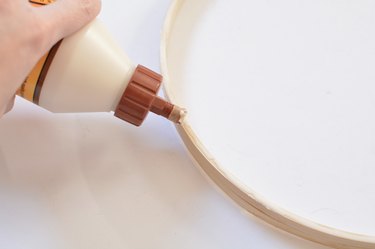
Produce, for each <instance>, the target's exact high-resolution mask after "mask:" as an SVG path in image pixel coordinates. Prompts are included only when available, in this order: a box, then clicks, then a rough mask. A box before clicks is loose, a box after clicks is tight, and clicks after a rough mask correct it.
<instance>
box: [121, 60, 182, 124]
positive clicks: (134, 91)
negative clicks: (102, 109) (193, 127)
mask: <svg viewBox="0 0 375 249" xmlns="http://www.w3.org/2000/svg"><path fill="white" fill-rule="evenodd" d="M162 80H163V77H162V76H161V75H160V74H158V73H155V72H153V71H151V70H150V69H148V68H146V67H144V66H141V65H138V66H137V68H136V69H135V72H134V74H133V76H132V78H131V79H130V81H129V84H128V86H127V88H126V89H125V92H124V94H123V96H122V98H121V100H120V103H119V104H118V106H117V108H116V111H115V116H116V117H118V118H120V119H122V120H125V121H127V122H129V123H131V124H134V125H136V126H140V125H141V124H142V123H143V121H144V120H145V118H146V116H147V114H148V113H149V111H152V112H154V113H156V114H158V115H161V116H163V117H166V118H168V119H170V120H171V121H173V122H176V123H179V122H180V121H181V119H182V118H183V116H184V115H185V111H184V110H183V109H181V108H179V107H177V106H175V105H173V104H171V103H169V102H167V101H165V100H164V99H161V98H159V97H158V96H157V93H158V91H159V89H160V86H161V82H162Z"/></svg>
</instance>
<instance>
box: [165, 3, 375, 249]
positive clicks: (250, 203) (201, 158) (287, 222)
mask: <svg viewBox="0 0 375 249" xmlns="http://www.w3.org/2000/svg"><path fill="white" fill-rule="evenodd" d="M184 2H185V0H174V1H173V2H172V4H171V6H170V9H169V11H168V15H167V17H166V20H165V23H164V28H163V32H162V39H161V50H160V51H161V52H160V53H161V71H162V74H163V76H164V91H165V94H166V96H167V98H169V99H170V100H171V101H173V102H176V98H175V96H173V95H172V94H171V91H170V88H169V86H170V85H171V84H173V82H171V81H170V79H169V73H168V62H167V58H168V57H167V54H168V44H169V37H170V33H171V32H170V31H171V30H172V28H173V25H174V23H175V20H176V18H177V17H178V14H179V11H180V9H181V6H182V5H183V3H184ZM177 102H178V101H177ZM176 129H177V131H178V133H179V134H180V136H181V138H182V140H183V142H184V144H185V146H186V148H187V149H188V151H189V153H190V155H191V156H192V157H193V159H194V162H195V163H196V165H197V166H198V168H199V169H201V170H202V171H203V172H204V173H205V175H206V176H207V177H208V178H209V179H210V180H212V181H213V182H214V183H215V184H216V185H217V186H218V187H219V188H220V189H221V190H222V191H223V192H225V193H226V194H227V195H228V196H229V197H230V198H231V199H233V200H234V201H235V202H236V203H237V204H239V205H240V206H241V207H242V208H244V209H245V210H246V211H248V212H250V213H252V214H254V215H255V216H257V217H259V218H260V219H262V220H264V221H265V222H267V223H269V224H272V225H273V226H275V227H277V228H279V229H282V230H284V231H287V232H289V233H292V234H294V235H297V236H299V237H302V238H305V239H308V240H310V241H314V242H317V243H320V244H323V245H327V246H331V247H334V248H340V249H341V248H342V249H373V248H375V237H373V236H365V235H361V234H353V233H349V232H345V231H341V230H337V229H334V228H331V227H327V226H324V225H321V224H318V223H315V222H311V221H310V220H307V219H305V218H302V217H300V216H297V215H295V214H293V213H290V212H288V211H286V210H284V209H281V208H280V207H277V206H274V205H271V204H270V203H268V202H267V201H266V200H264V199H263V198H262V197H260V196H259V195H257V193H256V192H255V191H253V190H251V189H249V188H248V187H247V186H243V185H241V184H239V183H236V179H234V178H233V177H231V176H230V175H229V174H228V173H226V172H224V171H222V170H221V168H220V167H219V165H218V163H217V162H216V161H215V160H214V159H212V158H213V157H212V156H211V155H210V154H209V153H208V152H207V150H206V149H205V147H204V146H203V144H202V142H201V141H200V140H199V139H198V137H197V136H196V135H195V133H194V131H193V130H192V129H191V127H190V125H189V123H188V122H184V123H183V124H181V125H178V126H176Z"/></svg>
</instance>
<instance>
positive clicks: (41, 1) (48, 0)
mask: <svg viewBox="0 0 375 249" xmlns="http://www.w3.org/2000/svg"><path fill="white" fill-rule="evenodd" d="M29 2H30V3H36V4H42V5H46V4H49V3H53V0H29Z"/></svg>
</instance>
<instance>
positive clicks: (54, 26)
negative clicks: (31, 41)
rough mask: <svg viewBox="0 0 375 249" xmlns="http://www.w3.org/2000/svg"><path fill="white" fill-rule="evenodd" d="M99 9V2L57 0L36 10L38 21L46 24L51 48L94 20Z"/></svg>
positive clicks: (98, 0) (94, 0) (93, 0)
mask: <svg viewBox="0 0 375 249" xmlns="http://www.w3.org/2000/svg"><path fill="white" fill-rule="evenodd" d="M100 8H101V1H100V0H57V1H56V2H54V3H52V4H49V5H46V6H43V7H42V8H36V9H35V11H37V12H39V13H38V15H39V18H40V19H39V20H40V21H42V22H44V23H47V26H48V28H47V33H48V34H46V35H48V36H49V40H50V42H51V46H52V45H53V44H55V43H56V42H58V41H59V40H61V39H62V38H64V37H66V36H69V35H71V34H73V33H74V32H76V31H78V30H79V29H80V28H82V27H83V26H84V25H86V24H87V23H89V22H90V21H91V20H92V19H94V18H95V17H96V16H97V15H98V13H99V11H100Z"/></svg>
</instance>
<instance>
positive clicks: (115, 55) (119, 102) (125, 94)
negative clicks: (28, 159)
mask: <svg viewBox="0 0 375 249" xmlns="http://www.w3.org/2000/svg"><path fill="white" fill-rule="evenodd" d="M161 82H162V77H161V75H159V74H157V73H155V72H153V71H151V70H150V69H147V68H146V67H143V66H140V65H138V66H136V65H134V64H133V63H132V62H131V61H130V60H129V58H128V57H127V56H126V54H125V53H124V52H123V50H122V49H121V48H120V47H119V45H118V44H117V43H116V42H115V41H114V40H113V38H112V37H111V35H110V34H109V33H108V31H107V30H106V29H105V27H104V26H103V25H102V24H101V23H100V22H99V21H98V20H94V21H93V22H91V23H90V24H89V25H87V26H86V27H84V28H83V29H81V30H80V31H78V32H77V33H75V34H74V35H72V36H70V37H67V38H65V39H63V40H62V41H60V42H59V43H57V44H56V45H55V46H54V47H53V48H52V49H51V50H50V51H49V53H48V54H46V55H45V56H44V57H42V58H41V59H40V61H39V62H38V63H37V65H36V66H35V67H34V69H33V70H32V71H31V73H30V74H29V76H28V77H27V78H26V80H25V81H24V83H23V84H22V86H21V88H20V89H19V91H18V95H19V96H21V97H23V98H25V99H27V100H30V101H32V102H34V103H35V104H37V105H39V106H41V107H43V108H45V109H47V110H49V111H52V112H58V113H61V112H111V111H114V112H115V116H116V117H118V118H121V119H123V120H125V121H127V122H130V123H132V124H134V125H136V126H139V125H141V124H142V122H143V121H144V119H145V118H146V116H147V114H148V113H149V111H151V112H154V113H156V114H158V115H161V116H164V117H166V118H168V119H170V120H171V121H173V122H175V123H179V122H180V121H181V119H182V118H183V116H184V113H185V111H184V110H183V109H181V108H179V107H177V106H175V105H173V104H171V103H169V102H167V101H165V100H163V99H161V98H160V97H158V96H157V92H158V90H159V88H160V86H161Z"/></svg>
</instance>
